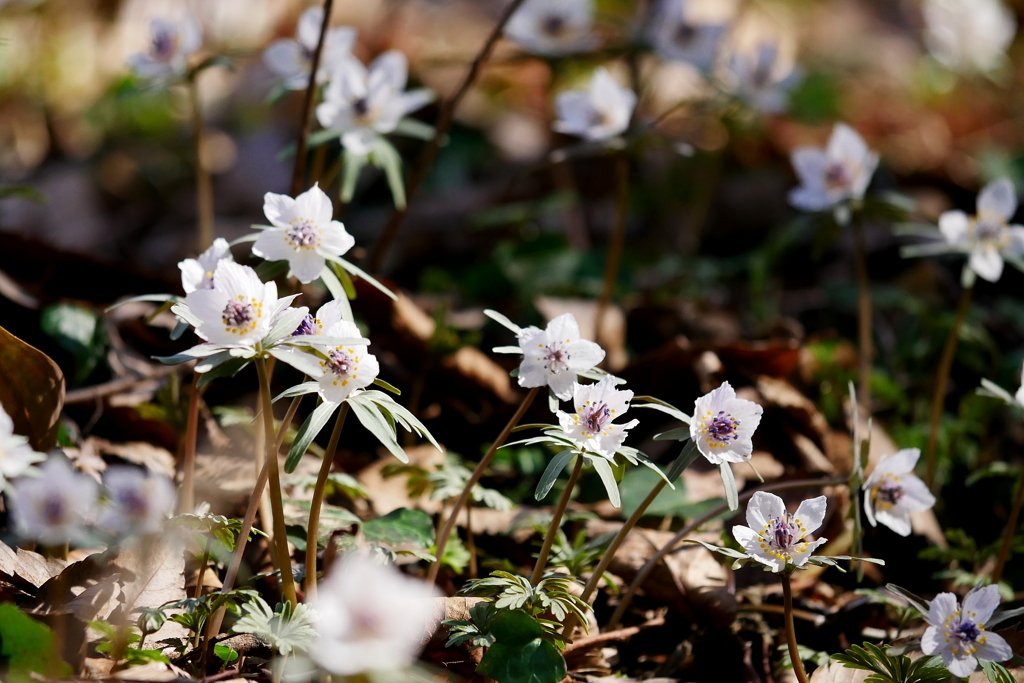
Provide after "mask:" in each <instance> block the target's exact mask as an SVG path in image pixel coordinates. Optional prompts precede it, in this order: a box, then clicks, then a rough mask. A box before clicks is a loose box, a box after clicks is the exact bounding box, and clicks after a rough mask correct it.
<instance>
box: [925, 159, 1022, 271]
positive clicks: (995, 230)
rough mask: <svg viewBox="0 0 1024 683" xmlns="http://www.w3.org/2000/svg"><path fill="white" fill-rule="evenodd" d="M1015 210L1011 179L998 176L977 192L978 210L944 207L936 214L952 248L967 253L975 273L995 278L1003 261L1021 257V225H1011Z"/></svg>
mask: <svg viewBox="0 0 1024 683" xmlns="http://www.w3.org/2000/svg"><path fill="white" fill-rule="evenodd" d="M1016 212H1017V192H1016V190H1015V189H1014V187H1013V181H1011V180H1010V179H1009V178H1000V179H998V180H994V181H992V182H991V183H989V184H988V185H986V186H985V187H984V188H983V189H982V191H981V193H979V194H978V207H977V213H976V214H975V215H974V216H968V215H967V214H966V213H964V212H963V211H947V212H945V213H944V214H942V216H940V217H939V230H940V231H941V232H942V236H943V237H944V238H945V239H946V243H947V244H948V245H949V247H950V250H951V251H958V252H963V253H965V254H969V255H970V256H969V258H968V260H967V263H968V265H969V266H970V268H971V270H973V271H974V272H975V273H976V274H977V275H978V277H981V278H984V279H985V280H988V281H989V282H996V281H997V280H999V278H1000V276H1001V275H1002V274H1003V261H1004V259H1010V260H1012V261H1015V262H1019V259H1021V258H1022V257H1024V227H1022V226H1020V225H1010V224H1009V222H1010V220H1011V219H1012V218H1013V214H1014V213H1016Z"/></svg>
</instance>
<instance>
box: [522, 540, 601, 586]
mask: <svg viewBox="0 0 1024 683" xmlns="http://www.w3.org/2000/svg"><path fill="white" fill-rule="evenodd" d="M535 528H538V530H539V531H540V532H541V533H544V532H545V531H547V529H546V528H540V527H535ZM614 537H615V534H601V535H600V536H597V537H595V538H593V539H592V540H589V541H588V540H587V532H586V530H584V529H581V530H580V532H579V533H578V534H576V538H575V539H574V540H573V542H572V543H569V539H568V537H566V535H565V532H564V531H562V530H561V529H559V530H558V532H557V533H556V534H555V540H554V543H553V544H552V545H551V557H550V559H549V564H550V565H551V566H552V567H561V568H563V569H565V570H566V571H567V572H569V575H570V576H582V575H583V574H584V573H586V572H587V571H588V570H590V569H591V568H592V567H594V566H596V565H597V563H598V562H600V561H601V557H602V555H604V551H605V549H606V548H607V547H608V544H609V543H611V541H612V539H613V538H614ZM604 577H605V580H606V581H608V585H609V586H610V587H611V588H612V589H613V590H615V588H616V585H615V581H614V579H613V578H612V576H611V574H609V573H607V572H606V573H605V575H604Z"/></svg>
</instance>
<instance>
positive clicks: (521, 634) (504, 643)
mask: <svg viewBox="0 0 1024 683" xmlns="http://www.w3.org/2000/svg"><path fill="white" fill-rule="evenodd" d="M491 633H493V634H494V636H495V637H496V638H497V642H496V643H495V644H494V645H492V646H491V647H490V648H489V649H488V650H487V652H486V654H484V656H483V659H482V660H481V661H480V666H478V667H477V672H478V673H480V674H483V675H484V676H490V677H491V678H493V679H494V680H496V681H498V683H558V682H559V681H561V680H562V679H563V678H565V675H566V666H565V660H564V659H563V658H562V655H561V653H559V652H558V649H557V648H555V646H554V645H552V644H551V643H550V642H548V641H546V640H542V639H541V637H540V636H541V635H542V634H543V631H542V630H541V627H540V625H538V624H537V622H536V621H534V619H533V618H531V617H530V616H529V615H527V614H526V613H524V612H521V611H517V610H514V611H509V612H505V613H504V614H501V615H499V616H498V617H496V618H495V619H494V621H493V622H492V623H491Z"/></svg>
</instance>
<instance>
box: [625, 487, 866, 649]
mask: <svg viewBox="0 0 1024 683" xmlns="http://www.w3.org/2000/svg"><path fill="white" fill-rule="evenodd" d="M845 483H846V479H845V478H835V479H800V480H798V481H787V482H779V483H775V484H767V485H765V486H762V487H760V488H757V489H752V490H750V491H744V492H743V493H741V494H740V497H739V502H741V503H743V502H746V501H747V500H749V499H750V497H751V496H753V495H754V494H755V493H756V492H757V491H788V490H791V489H806V488H815V487H823V486H837V485H841V484H845ZM728 509H729V504H728V503H722V504H721V505H719V506H718V507H716V508H714V509H713V510H709V511H708V512H706V513H704V514H703V515H701V516H700V517H698V518H697V519H695V520H693V521H692V522H690V523H689V524H687V525H686V526H684V527H683V528H682V529H680V530H679V531H678V532H676V535H675V536H673V537H672V538H671V539H669V541H668V543H666V544H665V545H663V546H661V548H659V549H658V552H656V553H654V555H653V556H652V557H651V559H649V560H647V564H645V565H644V566H643V567H641V568H640V571H639V572H637V575H636V576H635V577H633V581H632V582H631V583H630V584H629V588H628V589H627V590H626V592H625V593H624V594H623V595H622V599H621V600H620V601H619V606H618V607H617V608H616V609H615V613H614V614H612V618H611V619H610V620H609V621H608V626H607V627H606V628H607V629H609V630H611V629H614V628H615V627H616V626H618V625H619V621H620V620H621V619H622V615H624V614H625V613H626V608H627V607H629V603H630V602H632V601H633V596H635V595H636V592H637V591H638V590H639V589H640V586H641V585H642V584H643V582H644V581H645V580H646V579H647V577H648V575H649V574H650V573H651V571H653V570H654V567H655V566H656V565H657V564H658V563H659V562H661V561H662V560H663V559H664V558H665V556H666V555H668V554H669V553H670V552H671V551H672V548H674V547H675V546H676V545H677V544H678V543H679V542H680V541H682V540H683V539H684V538H686V537H687V536H689V535H690V534H691V533H693V531H694V529H698V528H700V526H701V525H702V524H706V523H708V522H709V521H711V520H712V519H714V518H715V517H718V516H719V515H720V514H722V513H723V512H725V511H727V510H728Z"/></svg>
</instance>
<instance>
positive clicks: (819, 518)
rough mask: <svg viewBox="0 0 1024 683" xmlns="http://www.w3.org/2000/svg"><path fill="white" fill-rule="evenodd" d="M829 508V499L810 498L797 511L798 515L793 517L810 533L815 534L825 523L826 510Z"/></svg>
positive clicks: (822, 497) (821, 497)
mask: <svg viewBox="0 0 1024 683" xmlns="http://www.w3.org/2000/svg"><path fill="white" fill-rule="evenodd" d="M827 507H828V498H826V497H825V496H818V497H817V498H810V499H808V500H805V501H803V502H802V503H800V507H798V508H797V509H796V514H794V515H793V516H794V517H795V518H796V519H797V520H799V521H800V522H801V523H802V524H803V525H804V527H806V528H807V531H808V532H810V533H814V532H815V531H817V529H818V527H820V526H821V523H822V522H823V521H825V509H826V508H827Z"/></svg>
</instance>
